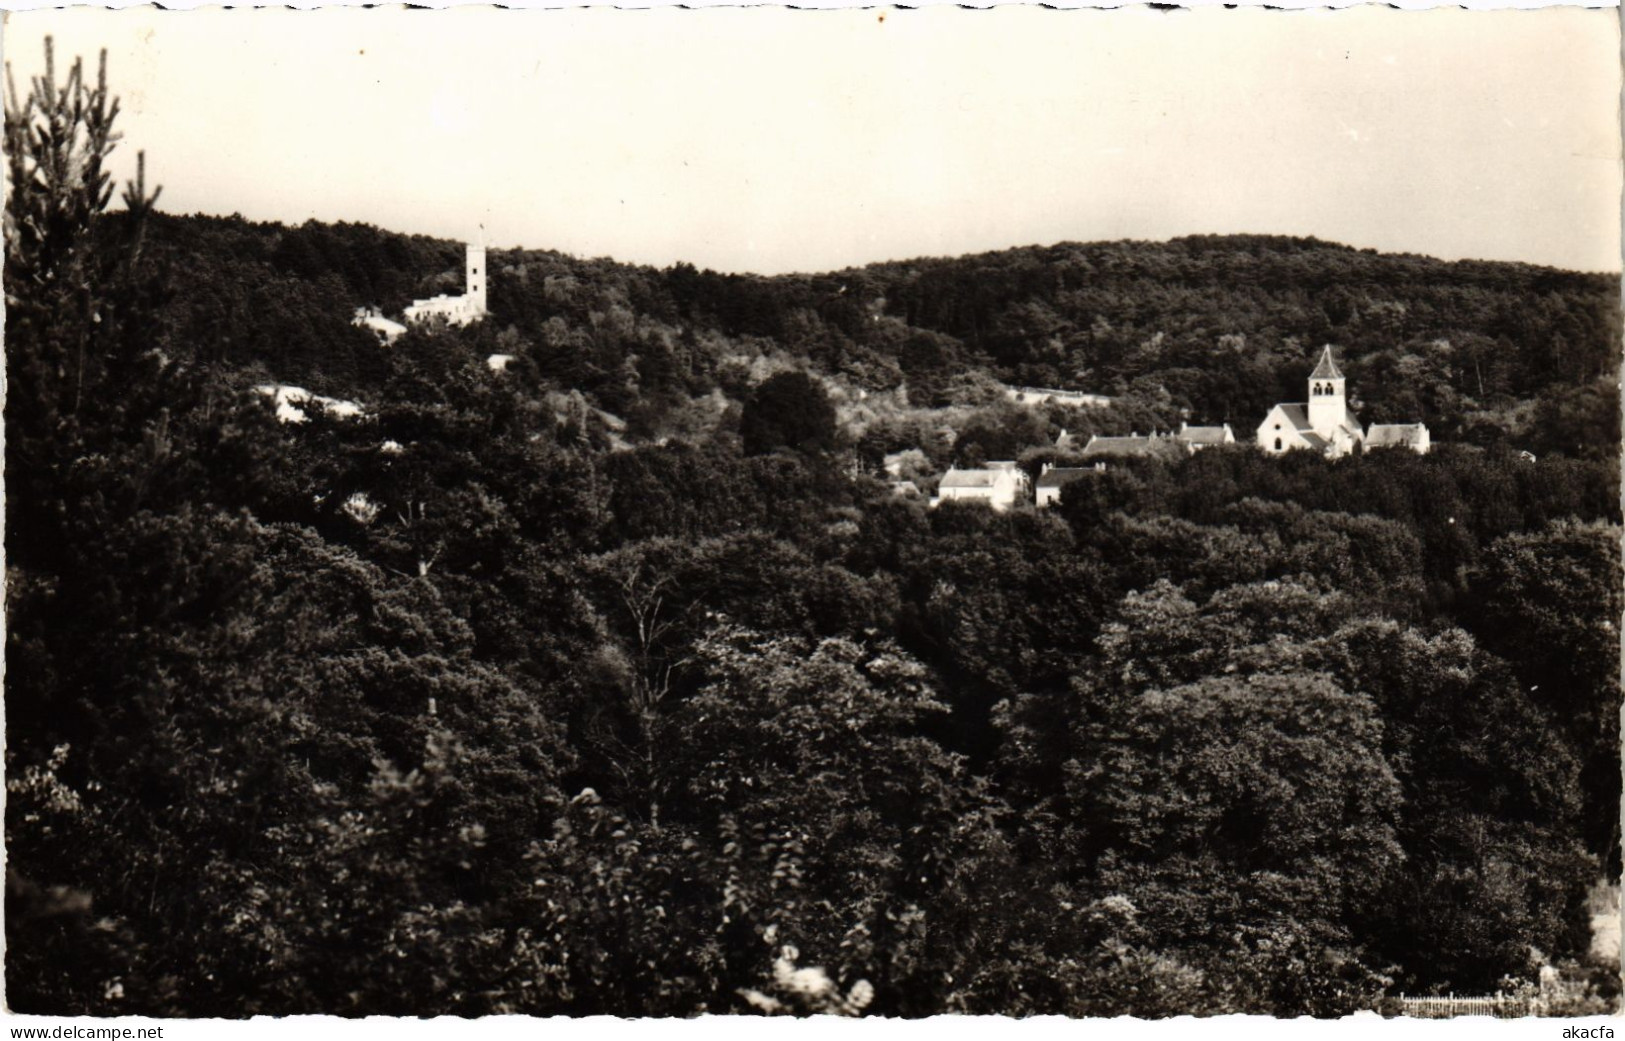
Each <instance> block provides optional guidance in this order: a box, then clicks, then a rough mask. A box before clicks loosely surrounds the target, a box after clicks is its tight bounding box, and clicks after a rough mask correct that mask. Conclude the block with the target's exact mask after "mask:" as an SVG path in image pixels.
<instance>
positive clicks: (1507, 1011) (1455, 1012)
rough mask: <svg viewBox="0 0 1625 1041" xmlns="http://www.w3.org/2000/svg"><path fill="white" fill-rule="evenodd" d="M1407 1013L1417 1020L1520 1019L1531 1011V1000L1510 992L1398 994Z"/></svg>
mask: <svg viewBox="0 0 1625 1041" xmlns="http://www.w3.org/2000/svg"><path fill="white" fill-rule="evenodd" d="M1399 1003H1400V1005H1401V1007H1402V1008H1403V1009H1404V1012H1405V1015H1407V1016H1414V1017H1416V1018H1417V1019H1450V1018H1451V1017H1453V1016H1494V1017H1496V1018H1497V1019H1519V1018H1521V1017H1523V1016H1527V1015H1529V1014H1530V1012H1531V1009H1530V1007H1529V1006H1530V1002H1529V999H1528V998H1525V997H1515V996H1513V995H1511V994H1491V995H1488V996H1484V995H1467V994H1438V995H1426V996H1422V997H1408V996H1406V995H1404V994H1401V995H1400V996H1399Z"/></svg>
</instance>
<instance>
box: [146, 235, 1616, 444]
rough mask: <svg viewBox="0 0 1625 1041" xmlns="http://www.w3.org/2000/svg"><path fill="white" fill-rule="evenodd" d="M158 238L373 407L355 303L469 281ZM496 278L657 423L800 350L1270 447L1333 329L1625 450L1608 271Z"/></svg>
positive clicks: (398, 303) (1076, 251)
mask: <svg viewBox="0 0 1625 1041" xmlns="http://www.w3.org/2000/svg"><path fill="white" fill-rule="evenodd" d="M150 241H151V246H150V249H151V250H152V252H153V254H154V255H155V257H161V258H162V261H163V262H164V263H165V264H167V265H168V266H169V268H170V271H171V275H170V278H169V282H170V284H171V285H172V286H176V287H179V286H184V287H185V292H177V293H176V294H175V295H174V297H173V298H172V300H171V302H170V304H169V315H168V317H169V319H170V321H171V323H172V326H173V328H174V329H175V331H176V340H177V341H178V342H180V343H183V344H187V345H193V346H194V349H198V350H202V351H207V352H210V353H212V354H213V355H214V357H215V359H216V360H220V361H224V362H227V363H229V364H232V365H245V364H249V363H255V362H257V363H260V364H263V365H264V366H265V367H266V369H267V370H268V371H269V372H270V373H271V374H272V375H273V376H274V377H275V378H277V379H279V380H284V381H287V382H291V383H297V384H301V385H304V384H307V383H308V384H311V385H312V388H311V389H318V388H325V389H326V390H328V391H331V392H334V393H337V394H339V395H341V396H359V397H362V398H365V397H366V396H368V394H369V393H371V392H372V390H373V388H375V386H376V381H377V379H378V378H379V377H380V376H381V374H382V371H383V369H382V365H381V361H380V359H379V358H378V353H377V351H376V349H375V347H374V345H373V343H372V341H371V339H370V337H369V336H368V335H367V334H366V333H364V332H362V331H361V330H357V329H354V328H352V327H351V326H350V324H349V319H350V316H351V313H352V312H353V310H354V308H356V307H358V306H363V305H375V306H378V307H381V308H383V309H384V310H385V311H386V313H394V314H398V312H399V311H400V310H401V309H402V308H403V307H404V306H405V305H406V304H408V303H410V302H411V300H412V299H413V298H414V297H425V296H429V295H432V294H434V293H439V292H453V293H456V292H459V291H460V290H461V286H462V244H461V243H457V242H449V241H443V240H434V239H428V238H424V237H421V236H405V235H398V234H393V233H389V232H385V231H381V230H379V229H376V228H373V227H370V226H368V225H360V224H332V225H330V224H321V223H317V222H308V223H306V224H303V225H301V226H298V227H291V228H290V227H284V226H282V225H278V224H256V223H251V222H248V221H245V220H242V219H241V218H236V217H232V218H213V217H169V216H155V218H154V220H153V222H152V227H151V231H150ZM490 269H491V270H490V274H491V279H490V307H491V310H492V318H491V319H490V320H489V321H488V322H487V323H486V325H485V326H484V328H483V329H482V330H481V333H482V336H483V339H481V337H475V338H476V339H480V341H481V344H482V345H483V346H490V345H491V344H492V343H494V340H493V338H494V337H498V336H501V337H503V338H502V340H501V343H500V348H501V350H502V351H503V352H504V353H511V354H516V355H518V356H520V357H523V358H526V359H528V360H529V361H530V362H531V363H532V364H533V371H534V372H535V373H537V374H539V375H540V377H541V378H543V379H545V380H547V381H548V382H550V383H552V384H555V385H557V386H559V387H562V388H574V389H579V390H580V391H582V392H583V393H585V394H587V395H588V396H589V397H590V398H591V399H593V400H594V401H595V403H597V404H598V405H600V406H601V407H603V408H604V409H606V410H607V411H609V412H611V413H614V414H617V415H623V414H633V415H631V417H630V418H633V419H635V420H637V421H638V422H639V423H641V424H642V426H643V428H645V429H646V430H648V431H650V432H653V431H656V430H663V429H664V427H666V426H668V425H669V424H668V423H667V422H666V421H667V420H668V419H669V418H670V417H669V416H668V415H667V413H669V412H670V411H672V410H674V409H676V408H677V407H678V404H679V403H680V402H682V401H685V400H689V399H692V398H694V397H697V396H702V395H705V394H708V393H710V392H711V391H713V390H716V389H721V390H722V391H724V393H727V394H729V395H730V396H733V397H741V396H742V394H743V392H744V391H745V390H746V389H747V387H748V382H749V381H748V379H745V378H742V376H741V373H740V362H741V361H742V360H744V361H746V362H749V361H754V360H756V359H759V358H761V357H764V356H774V355H777V356H782V357H785V358H790V359H795V360H798V361H800V362H803V363H805V364H807V365H809V366H811V367H812V368H813V369H814V370H815V371H817V372H819V373H821V374H824V375H826V376H829V377H833V378H835V379H838V380H840V381H843V382H845V383H847V384H849V385H850V386H852V387H853V388H858V389H862V390H865V391H882V390H893V389H895V388H897V387H899V386H903V387H906V388H907V394H908V401H909V402H910V403H911V404H913V405H915V406H950V405H957V404H979V403H985V398H986V390H987V388H986V383H985V381H981V382H979V381H978V379H977V377H978V376H985V377H990V378H991V379H993V380H998V381H1002V382H1005V383H1009V384H1016V385H1028V386H1042V387H1062V388H1074V389H1081V390H1088V391H1092V392H1096V393H1102V394H1110V395H1117V396H1127V397H1130V398H1134V397H1135V396H1136V395H1138V396H1140V397H1146V398H1150V399H1154V400H1156V401H1159V402H1160V403H1161V404H1162V405H1164V406H1165V409H1164V411H1167V412H1168V417H1167V418H1169V419H1170V420H1174V417H1176V416H1177V417H1181V418H1188V419H1189V420H1190V421H1192V422H1212V423H1217V422H1226V421H1228V422H1230V423H1231V424H1232V425H1233V426H1234V427H1235V428H1236V430H1237V433H1238V436H1240V437H1242V439H1243V440H1246V439H1247V437H1248V435H1250V433H1251V431H1252V429H1253V428H1254V427H1255V426H1256V424H1257V423H1258V422H1260V421H1261V420H1262V419H1263V416H1264V414H1265V413H1266V412H1267V411H1268V409H1269V407H1270V406H1271V405H1273V404H1274V403H1275V402H1277V401H1296V400H1301V399H1302V398H1303V379H1304V376H1305V374H1306V372H1307V368H1308V366H1309V365H1310V364H1311V363H1312V358H1313V355H1314V354H1315V352H1317V351H1318V349H1319V347H1320V345H1322V344H1325V343H1330V344H1333V345H1334V346H1335V347H1336V349H1337V351H1338V359H1339V361H1340V363H1342V364H1343V367H1344V371H1345V372H1346V373H1347V375H1348V379H1349V387H1350V390H1351V393H1352V395H1353V399H1354V400H1353V405H1354V407H1355V409H1356V411H1357V412H1358V414H1359V416H1360V418H1361V420H1362V421H1363V422H1365V423H1373V422H1377V423H1380V422H1409V421H1416V420H1421V421H1423V422H1426V423H1427V424H1428V426H1429V427H1430V428H1431V430H1432V432H1433V437H1434V440H1435V441H1443V442H1464V443H1468V444H1477V445H1483V446H1493V445H1502V444H1506V445H1513V446H1515V447H1517V448H1519V449H1524V450H1528V451H1530V452H1533V453H1535V454H1537V455H1544V454H1547V453H1554V452H1555V453H1561V454H1564V455H1568V456H1572V457H1591V458H1604V457H1608V456H1611V455H1612V454H1613V452H1614V446H1615V445H1616V443H1617V442H1618V440H1619V420H1618V409H1617V408H1616V407H1614V401H1615V399H1616V395H1617V387H1616V375H1617V369H1618V366H1619V358H1620V320H1619V300H1618V279H1617V278H1615V277H1611V276H1607V275H1597V274H1580V273H1574V272H1565V271H1557V270H1553V269H1550V268H1541V267H1534V266H1530V265H1526V264H1511V263H1498V262H1475V261H1458V262H1448V263H1447V262H1444V261H1439V260H1433V259H1429V258H1425V257H1416V256H1387V255H1381V254H1377V253H1375V252H1372V251H1370V250H1364V251H1361V250H1355V249H1351V248H1348V247H1344V246H1339V245H1335V244H1331V243H1326V242H1321V241H1318V240H1315V239H1301V238H1283V237H1274V236H1249V235H1232V236H1196V237H1190V238H1182V239H1175V240H1173V241H1171V242H1166V243H1148V242H1111V243H1094V244H1087V245H1080V244H1073V243H1063V244H1060V245H1055V246H1049V247H1026V248H1021V249H1010V250H1004V251H1000V252H996V253H987V254H982V255H978V256H968V257H959V258H953V259H921V260H913V261H899V262H892V263H883V264H874V265H870V266H868V267H865V268H861V269H856V270H849V271H841V272H832V273H828V274H819V275H783V276H773V277H765V276H753V275H734V274H729V275H723V274H717V273H715V272H711V271H700V270H696V269H695V268H694V267H692V266H690V265H686V264H678V265H675V266H673V267H671V268H668V269H665V270H657V269H654V268H648V267H637V266H632V265H626V264H619V263H615V262H613V261H610V260H603V259H598V260H580V259H576V258H573V257H569V256H565V255H562V254H559V253H555V252H550V251H545V250H492V251H491V253H490ZM979 395H980V397H979ZM1095 418H1096V419H1099V418H1101V417H1098V416H1097V417H1095ZM1148 418H1151V419H1153V420H1155V418H1156V417H1155V416H1152V417H1148ZM1102 432H1108V433H1128V432H1129V430H1128V429H1126V428H1125V429H1123V430H1108V431H1102ZM898 447H906V446H904V445H899V446H898Z"/></svg>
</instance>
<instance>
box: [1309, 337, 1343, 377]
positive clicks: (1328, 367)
mask: <svg viewBox="0 0 1625 1041" xmlns="http://www.w3.org/2000/svg"><path fill="white" fill-rule="evenodd" d="M1309 378H1310V379H1312V380H1340V379H1342V378H1343V370H1341V369H1339V368H1338V367H1337V362H1336V361H1334V360H1332V347H1331V344H1327V345H1326V349H1325V350H1323V351H1321V352H1320V364H1319V365H1316V366H1315V371H1314V372H1311V373H1310V374H1309Z"/></svg>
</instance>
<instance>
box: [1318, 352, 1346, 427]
mask: <svg viewBox="0 0 1625 1041" xmlns="http://www.w3.org/2000/svg"><path fill="white" fill-rule="evenodd" d="M1348 418H1349V402H1348V396H1347V395H1346V394H1345V393H1344V389H1343V371H1342V370H1341V369H1339V368H1338V367H1337V362H1336V361H1335V360H1333V358H1332V349H1331V347H1330V346H1329V345H1328V346H1327V347H1326V349H1325V350H1324V351H1322V352H1321V355H1320V364H1318V365H1316V366H1315V371H1314V372H1312V373H1310V374H1309V426H1310V427H1311V428H1312V429H1313V430H1314V432H1315V433H1317V434H1319V435H1320V436H1321V437H1324V438H1326V439H1327V440H1331V438H1332V433H1333V431H1335V430H1337V429H1338V428H1339V427H1340V426H1343V425H1344V424H1345V423H1347V422H1348Z"/></svg>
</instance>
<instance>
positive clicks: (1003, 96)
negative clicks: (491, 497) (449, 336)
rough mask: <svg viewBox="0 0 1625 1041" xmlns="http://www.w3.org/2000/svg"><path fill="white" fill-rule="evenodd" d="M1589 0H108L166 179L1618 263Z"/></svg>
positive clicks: (372, 209) (502, 202) (591, 252)
mask: <svg viewBox="0 0 1625 1041" xmlns="http://www.w3.org/2000/svg"><path fill="white" fill-rule="evenodd" d="M1618 18H1619V15H1618V12H1617V11H1613V10H1607V9H1602V10H1583V9H1579V8H1552V9H1547V10H1540V11H1460V10H1454V9H1445V10H1437V11H1397V10H1393V9H1389V8H1384V7H1362V8H1353V9H1349V10H1344V11H1337V12H1327V11H1302V12H1285V11H1265V10H1257V9H1242V10H1223V9H1212V8H1208V9H1202V10H1196V11H1178V12H1152V11H1146V10H1143V9H1135V8H1130V9H1122V10H1079V11H1050V10H1043V9H1039V8H1033V7H1002V8H996V9H993V10H985V11H967V10H963V9H959V8H927V9H923V10H914V11H905V10H893V9H874V10H868V11H861V10H858V11H854V10H844V11H788V10H783V9H778V8H745V9H738V8H733V9H707V10H688V11H683V10H670V9H664V10H649V11H617V10H613V9H590V10H569V11H534V10H532V11H503V10H495V9H490V8H460V9H455V10H450V11H405V10H400V9H377V10H370V11H368V10H356V9H330V10H324V11H289V10H234V11H227V10H220V9H209V10H204V11H176V12H163V11H154V10H152V9H150V8H140V9H133V10H126V11H107V10H102V9H84V8H76V9H70V10H66V11H34V12H20V13H12V14H10V15H8V22H7V25H6V32H5V36H4V42H3V46H4V50H5V53H6V57H7V58H8V60H10V61H11V62H12V63H13V65H14V66H15V69H16V72H17V74H18V76H19V80H20V81H23V80H25V77H24V75H23V74H25V73H31V72H33V71H36V70H37V69H38V67H39V66H40V64H41V59H40V54H41V45H40V41H41V37H43V36H44V35H45V34H47V33H51V34H54V35H55V36H56V39H57V44H58V54H59V56H60V55H64V54H70V55H71V54H75V53H83V54H85V55H87V56H93V55H94V53H95V51H96V50H97V49H99V48H100V47H103V46H105V47H106V48H108V50H109V67H110V74H111V80H112V83H113V86H114V89H115V90H116V91H117V92H118V93H120V94H121V95H122V97H123V102H124V115H123V116H122V117H121V127H122V129H123V131H124V134H125V142H124V144H123V145H122V146H121V149H120V158H121V161H122V164H123V168H131V169H133V165H134V157H135V150H136V149H137V148H142V149H145V150H146V152H147V160H148V174H149V178H151V179H155V180H157V181H160V182H162V184H163V185H164V196H163V200H162V202H161V204H160V205H161V208H162V209H164V210H167V211H168V212H172V213H190V212H203V213H219V214H228V213H232V212H234V211H235V212H240V213H242V214H243V215H244V216H246V217H250V218H253V219H259V220H280V221H284V222H289V223H298V222H300V221H303V220H305V219H307V218H317V219H321V220H329V221H332V220H353V221H365V222H368V223H372V224H377V225H380V226H382V227H385V228H389V229H393V230H398V231H406V232H424V233H427V234H433V235H440V236H446V237H453V238H462V237H468V236H469V235H471V234H473V233H474V230H475V229H476V228H477V227H478V226H479V225H481V224H483V225H484V226H485V228H486V238H487V240H488V242H489V243H490V245H492V246H498V247H505V246H525V247H531V248H550V249H558V250H562V251H564V252H567V253H572V254H576V255H581V256H610V257H614V258H616V259H618V260H625V261H633V262H639V263H650V264H656V265H661V266H664V265H667V264H670V263H672V262H674V261H678V260H687V261H691V262H693V263H695V264H697V265H699V266H701V267H712V268H717V269H719V270H728V271H760V272H769V273H771V272H782V271H792V270H800V271H817V270H828V269H833V268H839V267H844V266H848V265H857V264H863V263H867V262H870V261H876V260H886V259H896V258H904V257H915V256H925V255H957V254H961V253H966V252H972V251H980V250H989V249H1000V248H1004V247H1008V246H1016V245H1027V244H1034V243H1038V244H1048V243H1053V242H1059V241H1066V240H1076V241H1092V240H1099V239H1117V238H1139V239H1165V238H1168V237H1171V236H1175V235H1184V234H1192V233H1205V232H1219V233H1222V232H1264V233H1277V234H1294V235H1314V236H1318V237H1320V238H1323V239H1329V240H1334V241H1340V242H1346V243H1349V244H1351V245H1355V246H1361V247H1373V248H1376V249H1381V250H1385V251H1399V252H1414V253H1425V254H1430V255H1433V256H1439V257H1444V258H1447V259H1455V258H1461V257H1476V258H1484V259H1492V260H1526V261H1531V262H1535V263H1541V264H1552V265H1557V266H1560V267H1569V268H1577V269H1583V270H1598V271H1601V270H1610V271H1617V270H1618V269H1619V267H1620V210H1619V206H1620V201H1619V200H1620V187H1621V173H1620V131H1619V116H1618V99H1619V95H1620V59H1619V54H1620V45H1619V36H1618V28H1617V26H1618Z"/></svg>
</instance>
